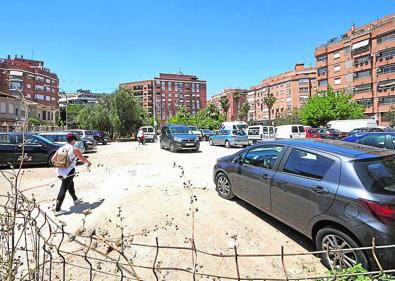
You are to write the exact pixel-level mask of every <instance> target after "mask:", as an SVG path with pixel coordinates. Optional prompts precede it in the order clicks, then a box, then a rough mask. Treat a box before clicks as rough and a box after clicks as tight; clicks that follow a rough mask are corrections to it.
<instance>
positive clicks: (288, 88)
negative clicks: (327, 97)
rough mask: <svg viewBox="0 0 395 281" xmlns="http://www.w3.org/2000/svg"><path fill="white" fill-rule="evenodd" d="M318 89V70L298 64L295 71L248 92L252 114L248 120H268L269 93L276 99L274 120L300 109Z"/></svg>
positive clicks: (271, 78) (271, 79)
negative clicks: (267, 103)
mask: <svg viewBox="0 0 395 281" xmlns="http://www.w3.org/2000/svg"><path fill="white" fill-rule="evenodd" d="M315 88H316V70H315V68H313V67H311V66H309V67H305V66H304V64H303V63H300V64H296V65H295V68H294V70H292V71H288V72H285V73H282V74H279V75H276V76H273V77H269V78H267V79H264V80H262V82H261V84H259V85H257V86H254V87H251V88H250V89H249V90H248V92H247V96H248V101H249V103H250V112H249V115H248V120H250V121H251V120H267V119H268V118H269V110H268V108H267V106H266V104H265V103H264V98H265V96H266V95H267V94H268V93H272V94H273V95H274V97H275V98H276V103H275V104H274V105H273V108H272V112H271V113H272V114H271V116H272V119H274V118H275V117H278V116H280V115H282V114H287V113H291V112H292V110H293V109H294V108H300V107H301V106H302V105H303V104H304V103H305V102H306V100H307V99H308V98H309V97H311V95H312V94H314V92H315Z"/></svg>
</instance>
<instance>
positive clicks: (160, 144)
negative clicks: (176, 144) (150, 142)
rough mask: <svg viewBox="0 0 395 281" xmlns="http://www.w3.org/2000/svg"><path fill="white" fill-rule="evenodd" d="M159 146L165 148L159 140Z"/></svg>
mask: <svg viewBox="0 0 395 281" xmlns="http://www.w3.org/2000/svg"><path fill="white" fill-rule="evenodd" d="M159 146H160V149H165V147H164V146H163V143H162V142H161V141H160V142H159Z"/></svg>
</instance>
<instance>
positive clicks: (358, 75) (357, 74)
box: [354, 70, 372, 80]
mask: <svg viewBox="0 0 395 281" xmlns="http://www.w3.org/2000/svg"><path fill="white" fill-rule="evenodd" d="M371 75H372V72H371V71H370V70H364V71H359V72H355V73H354V80H356V79H360V78H363V77H370V76H371Z"/></svg>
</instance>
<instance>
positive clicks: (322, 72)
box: [317, 67, 328, 76]
mask: <svg viewBox="0 0 395 281" xmlns="http://www.w3.org/2000/svg"><path fill="white" fill-rule="evenodd" d="M327 71H328V69H327V68H326V67H321V68H318V69H317V73H318V76H319V75H324V74H326V73H327Z"/></svg>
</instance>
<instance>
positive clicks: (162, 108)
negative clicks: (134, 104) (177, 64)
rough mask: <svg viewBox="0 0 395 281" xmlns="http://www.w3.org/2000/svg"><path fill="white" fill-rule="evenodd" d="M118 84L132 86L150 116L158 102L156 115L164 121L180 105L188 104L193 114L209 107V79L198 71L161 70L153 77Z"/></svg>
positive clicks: (173, 113)
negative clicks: (162, 71) (174, 72)
mask: <svg viewBox="0 0 395 281" xmlns="http://www.w3.org/2000/svg"><path fill="white" fill-rule="evenodd" d="M119 87H120V88H125V89H131V90H133V93H134V95H135V96H136V97H139V98H140V100H141V105H142V106H143V108H144V109H145V110H146V112H147V114H148V115H149V116H152V114H153V110H154V102H155V109H156V116H157V117H158V119H160V120H161V123H162V124H163V123H165V122H166V121H167V120H168V119H169V118H170V117H172V116H174V115H175V114H176V113H177V109H178V107H180V106H185V107H186V108H187V109H189V110H190V112H191V114H195V113H197V112H198V111H199V110H200V109H202V108H204V107H206V102H207V92H206V81H204V80H200V79H199V78H198V77H197V76H195V75H185V74H182V73H177V74H166V73H160V74H159V77H155V78H154V79H152V80H144V81H136V82H128V83H121V84H120V85H119Z"/></svg>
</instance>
